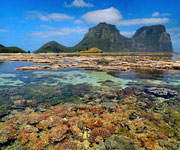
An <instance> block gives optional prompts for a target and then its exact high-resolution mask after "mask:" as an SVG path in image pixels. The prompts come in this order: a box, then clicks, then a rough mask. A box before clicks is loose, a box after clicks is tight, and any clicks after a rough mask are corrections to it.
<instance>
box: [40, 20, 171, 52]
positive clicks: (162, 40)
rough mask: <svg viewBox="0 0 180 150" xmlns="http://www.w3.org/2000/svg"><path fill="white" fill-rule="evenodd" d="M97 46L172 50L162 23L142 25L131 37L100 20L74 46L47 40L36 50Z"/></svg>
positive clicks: (110, 49) (119, 49)
mask: <svg viewBox="0 0 180 150" xmlns="http://www.w3.org/2000/svg"><path fill="white" fill-rule="evenodd" d="M92 47H96V48H99V49H101V50H103V51H104V52H127V51H128V52H129V51H131V52H173V47H172V43H171V38H170V35H169V34H168V33H167V32H166V28H165V26H163V25H153V26H143V27H141V28H140V29H138V30H137V31H136V33H135V34H134V36H133V37H132V38H126V37H124V36H123V35H121V34H120V32H119V30H118V29H117V28H116V26H115V25H111V24H107V23H106V22H101V23H99V24H98V25H96V26H95V27H92V28H90V29H89V32H88V33H87V34H86V35H85V37H84V38H83V39H82V40H81V41H80V42H79V43H78V44H77V45H75V46H74V47H69V48H68V47H65V46H63V45H60V44H58V43H57V42H55V41H51V42H50V43H49V42H48V43H47V44H45V45H44V46H42V47H41V48H40V49H39V50H38V51H37V52H49V51H51V52H75V51H79V50H85V49H90V48H92Z"/></svg>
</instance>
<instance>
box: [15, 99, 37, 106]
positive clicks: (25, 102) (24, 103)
mask: <svg viewBox="0 0 180 150" xmlns="http://www.w3.org/2000/svg"><path fill="white" fill-rule="evenodd" d="M36 104H37V102H35V101H32V100H17V101H14V105H16V106H19V107H28V106H34V105H36Z"/></svg>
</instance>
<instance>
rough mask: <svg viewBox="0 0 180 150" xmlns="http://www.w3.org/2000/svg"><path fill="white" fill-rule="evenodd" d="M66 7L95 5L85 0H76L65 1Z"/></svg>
mask: <svg viewBox="0 0 180 150" xmlns="http://www.w3.org/2000/svg"><path fill="white" fill-rule="evenodd" d="M64 4H65V6H66V7H93V6H94V5H93V4H91V3H89V2H85V1H84V0H74V1H73V2H72V3H71V4H69V5H68V4H67V3H66V2H65V3H64Z"/></svg>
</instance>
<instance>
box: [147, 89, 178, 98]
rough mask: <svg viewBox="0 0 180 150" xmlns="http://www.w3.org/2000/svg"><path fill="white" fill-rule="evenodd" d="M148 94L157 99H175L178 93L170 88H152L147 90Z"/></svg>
mask: <svg viewBox="0 0 180 150" xmlns="http://www.w3.org/2000/svg"><path fill="white" fill-rule="evenodd" d="M145 92H146V93H151V94H153V95H155V96H157V97H163V98H170V97H174V96H175V95H176V94H177V92H176V91H174V90H171V89H168V88H158V87H151V88H147V89H146V90H145Z"/></svg>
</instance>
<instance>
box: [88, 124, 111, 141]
mask: <svg viewBox="0 0 180 150" xmlns="http://www.w3.org/2000/svg"><path fill="white" fill-rule="evenodd" d="M97 136H100V137H102V138H103V139H105V138H107V137H109V136H111V132H110V131H109V130H108V129H106V128H102V127H101V128H95V129H93V131H92V132H91V135H90V137H89V141H90V142H94V141H95V140H96V138H97Z"/></svg>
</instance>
